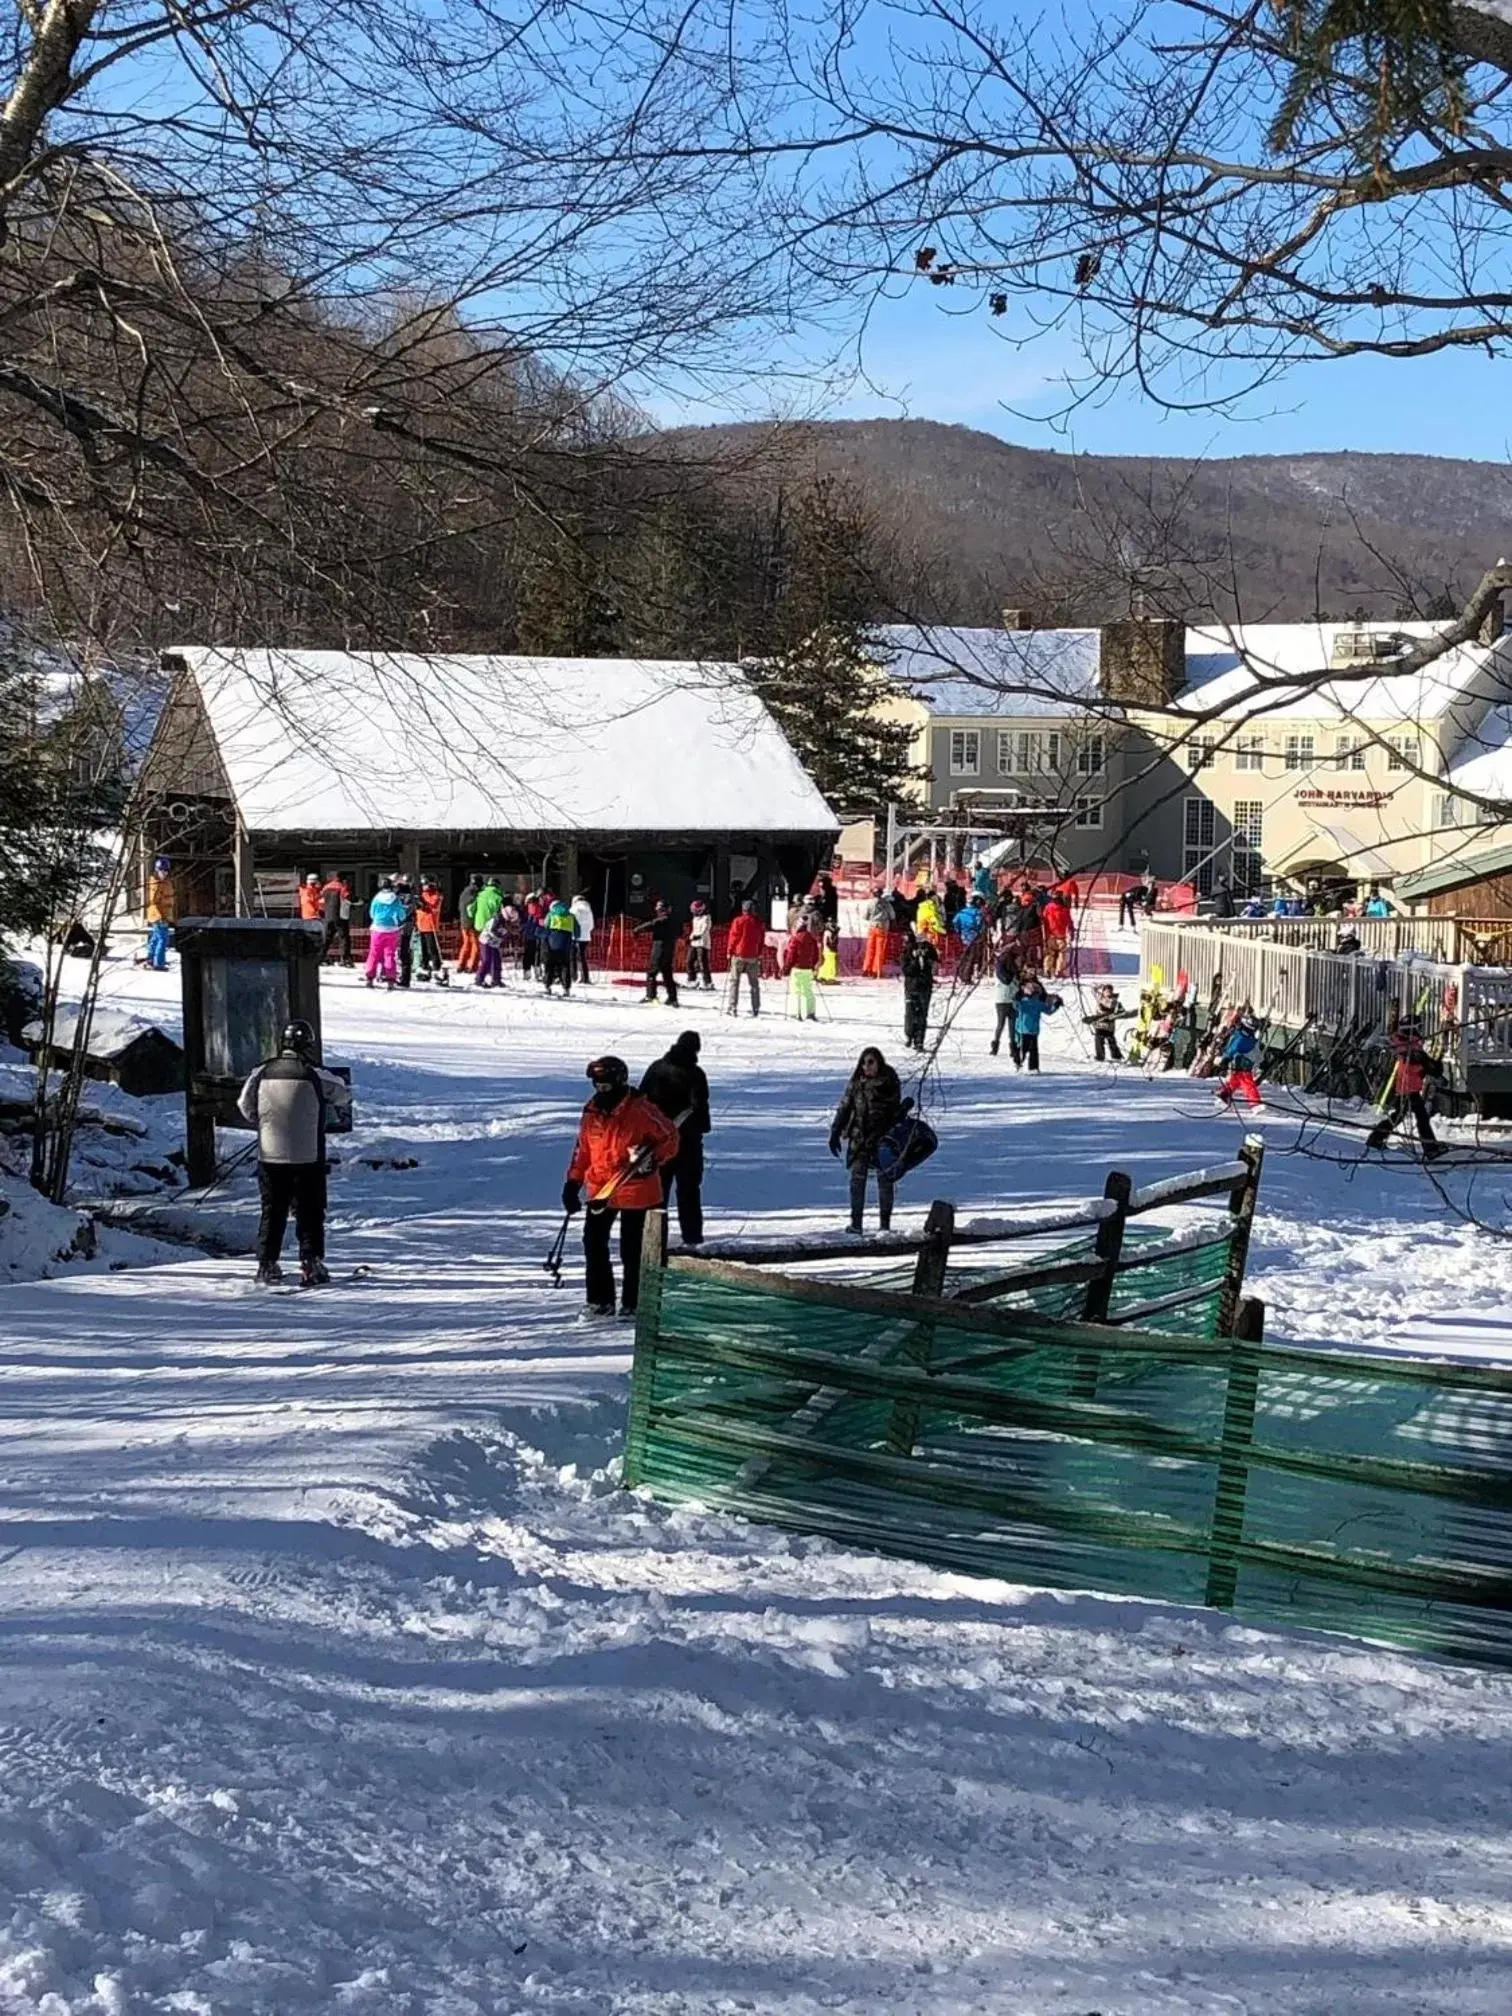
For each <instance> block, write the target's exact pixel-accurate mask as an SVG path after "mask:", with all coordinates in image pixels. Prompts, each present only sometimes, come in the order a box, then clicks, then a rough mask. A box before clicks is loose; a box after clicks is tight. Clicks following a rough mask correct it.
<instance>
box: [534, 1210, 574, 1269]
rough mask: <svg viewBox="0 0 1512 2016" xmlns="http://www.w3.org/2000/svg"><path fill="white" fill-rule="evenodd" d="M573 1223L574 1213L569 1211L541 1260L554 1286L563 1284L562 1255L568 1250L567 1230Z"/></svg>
mask: <svg viewBox="0 0 1512 2016" xmlns="http://www.w3.org/2000/svg"><path fill="white" fill-rule="evenodd" d="M571 1223H572V1213H571V1212H570V1211H569V1212H568V1213H567V1214H566V1216H565V1217H564V1218H563V1220H562V1226H561V1230H560V1231H559V1232H558V1233H557V1235H556V1238H555V1239H553V1240H552V1242H551V1251H550V1252H549V1253H548V1254H547V1255H546V1258H545V1259H544V1260H543V1261H542V1262H541V1265H542V1266H543V1267H544V1268H545V1269H546V1272H547V1273H548V1274H549V1275H550V1276H551V1285H552V1287H553V1288H560V1287H561V1285H562V1256H563V1255H564V1254H565V1253H566V1251H567V1230H568V1227H569V1226H570V1225H571Z"/></svg>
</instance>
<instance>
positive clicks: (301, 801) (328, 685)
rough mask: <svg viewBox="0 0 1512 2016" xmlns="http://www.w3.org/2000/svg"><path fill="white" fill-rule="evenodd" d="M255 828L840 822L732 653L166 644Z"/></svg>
mask: <svg viewBox="0 0 1512 2016" xmlns="http://www.w3.org/2000/svg"><path fill="white" fill-rule="evenodd" d="M175 655H176V656H177V657H178V658H180V659H181V660H182V661H183V662H184V664H185V666H186V667H187V669H188V671H189V673H190V675H191V676H192V677H193V678H194V680H195V681H196V683H197V685H198V687H199V690H200V693H201V695H202V697H203V699H204V704H205V708H206V711H207V714H208V716H209V721H210V726H211V729H212V732H213V734H214V736H215V741H216V744H217V746H218V748H219V751H220V756H221V760H222V762H223V764H224V766H225V770H226V776H227V779H228V782H229V784H230V788H231V793H232V796H233V797H234V799H235V801H236V805H237V809H238V811H239V813H240V816H241V820H242V824H243V825H244V826H245V827H246V829H247V830H248V831H249V832H254V833H255V832H279V831H285V832H287V831H291V830H298V831H300V832H353V831H359V832H360V831H363V830H372V829H382V830H390V831H392V830H411V831H425V830H430V831H451V832H463V831H466V832H479V831H490V830H491V831H504V832H562V831H566V832H603V833H624V832H661V833H719V832H731V831H734V832H747V833H803V834H820V833H823V834H829V833H833V832H834V831H835V829H836V827H837V826H838V825H839V821H838V820H837V819H836V818H835V816H834V814H833V813H832V812H831V811H830V808H829V806H828V805H827V804H826V803H825V802H824V799H823V798H822V797H821V796H820V794H819V792H818V790H817V789H816V788H815V786H814V783H813V781H812V779H811V778H810V777H809V775H808V773H807V771H806V770H805V769H804V768H803V766H802V764H801V763H800V762H799V761H798V758H797V757H796V756H795V755H794V753H793V751H792V748H791V747H790V745H789V743H788V741H787V739H786V737H785V736H784V735H783V733H782V731H781V730H780V729H779V728H778V726H777V724H776V722H775V721H774V720H773V719H772V717H771V715H770V714H769V713H768V712H767V710H766V708H765V707H764V706H763V705H762V703H761V701H760V700H759V699H758V698H757V697H756V695H755V693H754V692H753V691H752V689H751V687H750V685H749V684H748V683H747V680H746V678H745V675H744V673H743V672H742V671H741V670H740V668H739V667H738V666H736V665H723V664H692V663H675V662H669V661H660V660H651V659H611V658H505V657H445V656H437V657H422V656H418V655H414V654H409V653H397V652H394V653H391V652H373V653H366V652H351V651H223V650H217V649H214V648H205V649H201V648H191V649H186V650H182V651H180V652H178V653H176V654H175Z"/></svg>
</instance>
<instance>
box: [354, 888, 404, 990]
mask: <svg viewBox="0 0 1512 2016" xmlns="http://www.w3.org/2000/svg"><path fill="white" fill-rule="evenodd" d="M408 916H409V907H408V905H407V904H406V903H405V901H404V898H403V897H402V896H401V895H399V893H398V891H397V890H396V889H395V888H394V883H393V878H392V877H391V876H388V875H385V876H384V878H383V880H382V881H381V882H380V883H379V884H378V889H377V893H376V894H375V895H374V897H373V899H372V901H371V902H370V903H369V904H368V956H367V971H366V974H365V976H364V977H365V978H366V980H367V984H368V985H369V987H371V986H372V984H373V982H374V981H375V980H376V979H377V978H378V975H379V974H380V973H382V975H383V984H384V986H385V987H392V986H393V985H394V983H395V981H397V979H398V978H399V940H400V937H401V936H402V934H403V931H404V925H405V920H406V918H407V917H408Z"/></svg>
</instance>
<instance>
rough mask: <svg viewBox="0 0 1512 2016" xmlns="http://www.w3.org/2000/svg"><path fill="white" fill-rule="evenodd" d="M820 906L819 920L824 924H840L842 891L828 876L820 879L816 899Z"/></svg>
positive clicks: (822, 876)
mask: <svg viewBox="0 0 1512 2016" xmlns="http://www.w3.org/2000/svg"><path fill="white" fill-rule="evenodd" d="M815 900H816V901H817V903H818V905H819V918H820V921H821V923H824V924H838V923H839V922H840V891H839V890H838V889H837V888H836V887H835V884H834V881H833V879H832V878H831V877H830V876H828V875H821V876H820V877H819V891H818V895H817V897H816V899H815Z"/></svg>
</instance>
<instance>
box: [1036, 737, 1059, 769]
mask: <svg viewBox="0 0 1512 2016" xmlns="http://www.w3.org/2000/svg"><path fill="white" fill-rule="evenodd" d="M1043 743H1044V746H1043V749H1042V748H1041V746H1040V744H1041V738H1040V737H1039V736H1038V735H1036V736H1035V738H1034V767H1035V769H1036V770H1049V771H1050V772H1052V774H1056V775H1058V774H1059V772H1060V766H1061V738H1060V730H1059V729H1052V730H1051V732H1050V733H1049V734H1048V735H1046V736H1045V737H1044V738H1043Z"/></svg>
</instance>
